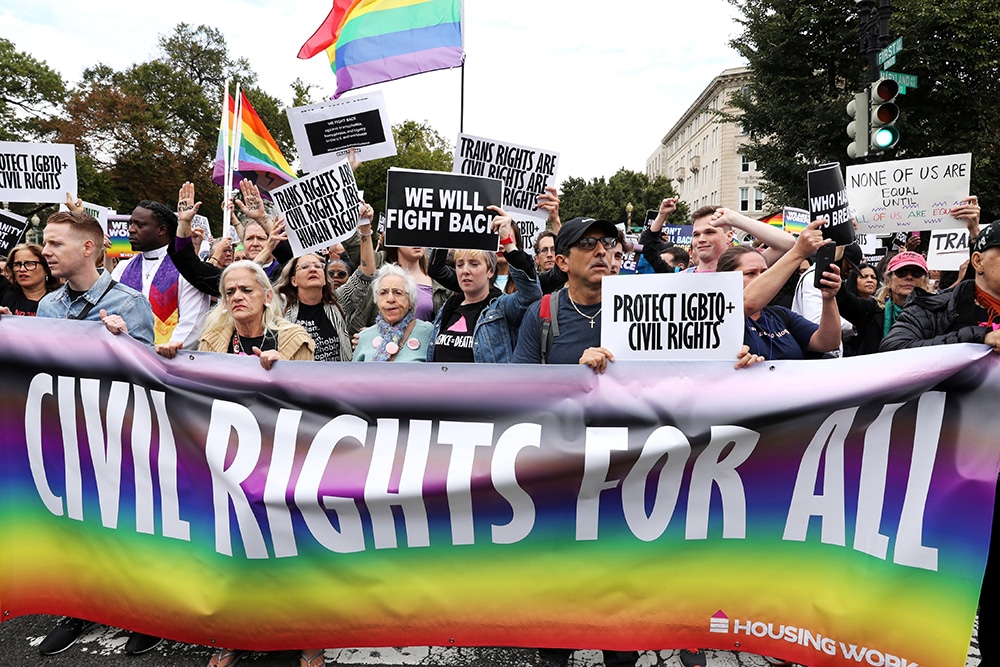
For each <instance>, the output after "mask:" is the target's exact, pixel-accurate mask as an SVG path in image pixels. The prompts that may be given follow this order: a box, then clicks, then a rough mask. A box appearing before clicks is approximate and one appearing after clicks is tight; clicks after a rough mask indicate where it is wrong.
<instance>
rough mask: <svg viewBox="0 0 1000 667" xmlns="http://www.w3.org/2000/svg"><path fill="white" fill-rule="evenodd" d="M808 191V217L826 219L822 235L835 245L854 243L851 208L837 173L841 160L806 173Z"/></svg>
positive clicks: (842, 178) (839, 175) (842, 179)
mask: <svg viewBox="0 0 1000 667" xmlns="http://www.w3.org/2000/svg"><path fill="white" fill-rule="evenodd" d="M806 185H807V186H808V190H809V215H810V219H811V220H815V219H816V218H826V220H827V222H826V224H824V225H823V226H822V227H820V229H821V230H823V238H825V239H833V241H834V243H836V244H837V245H848V244H850V243H853V242H854V225H853V223H852V222H851V207H850V206H849V204H848V201H847V190H846V189H845V188H844V176H843V174H841V173H840V163H839V162H831V163H830V164H824V165H821V166H820V167H818V168H817V169H812V170H810V171H808V172H807V173H806Z"/></svg>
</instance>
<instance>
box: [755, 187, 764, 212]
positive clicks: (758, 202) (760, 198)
mask: <svg viewBox="0 0 1000 667" xmlns="http://www.w3.org/2000/svg"><path fill="white" fill-rule="evenodd" d="M753 210H755V211H763V210H764V193H763V192H761V190H760V188H754V189H753Z"/></svg>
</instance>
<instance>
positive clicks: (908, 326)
mask: <svg viewBox="0 0 1000 667" xmlns="http://www.w3.org/2000/svg"><path fill="white" fill-rule="evenodd" d="M913 291H914V294H916V297H911V301H910V302H909V303H907V304H906V307H905V308H903V312H901V313H900V314H899V317H898V318H897V319H896V323H895V324H893V325H892V329H890V330H889V334H888V335H887V336H886V337H885V338H883V339H882V344H881V345H880V346H879V351H880V352H888V351H890V350H903V349H906V348H910V347H925V346H928V345H947V344H950V343H982V342H983V339H984V338H985V337H986V332H987V329H986V327H982V326H979V323H978V322H976V320H977V319H978V318H977V317H976V283H975V281H973V280H963V281H962V282H960V283H959V284H958V285H956V286H955V287H953V288H951V289H949V290H945V291H944V292H939V293H938V294H929V293H927V292H925V291H923V290H922V289H920V288H919V287H917V288H915V289H914V290H913Z"/></svg>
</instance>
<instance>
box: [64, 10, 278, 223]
mask: <svg viewBox="0 0 1000 667" xmlns="http://www.w3.org/2000/svg"><path fill="white" fill-rule="evenodd" d="M159 46H160V53H159V54H158V57H156V58H154V59H153V60H150V61H149V62H144V63H139V64H135V65H132V66H130V67H128V68H126V69H124V70H122V71H115V70H114V69H113V68H111V67H108V66H106V65H96V66H94V67H91V68H89V69H87V70H86V71H85V72H84V74H83V78H82V81H81V82H80V84H79V85H78V86H77V87H76V88H75V89H74V90H73V91H72V92H71V93H70V95H69V96H68V99H67V101H66V115H65V117H64V118H58V119H56V120H54V121H52V122H51V123H49V129H50V130H51V132H52V133H53V136H54V137H55V138H56V140H58V141H64V142H70V143H74V144H76V146H77V163H78V167H79V169H80V188H79V195H80V196H81V197H82V198H84V199H86V200H88V201H93V202H94V203H98V204H103V205H106V206H111V207H114V208H117V209H118V210H121V211H130V210H131V208H132V207H134V206H135V204H136V203H137V202H138V201H140V200H142V199H155V200H159V201H162V202H164V203H166V204H167V205H172V202H174V201H175V200H176V197H177V189H178V188H179V187H180V185H181V184H182V183H183V182H184V181H186V180H190V181H192V182H194V184H195V188H196V191H197V193H198V198H199V199H200V200H201V201H202V202H204V204H203V206H202V209H201V212H202V213H203V214H205V215H206V216H208V217H209V218H210V219H212V220H213V221H216V223H217V224H216V227H217V228H221V208H220V207H221V202H222V192H221V190H220V189H219V188H218V187H216V186H215V185H214V184H213V183H212V180H211V177H212V167H213V165H214V162H215V153H216V148H217V141H218V133H219V118H220V111H221V110H220V104H221V94H222V88H223V84H224V82H225V80H226V78H232V79H234V80H239V81H240V83H241V85H242V86H243V90H244V91H245V92H246V95H247V98H248V99H249V100H250V103H251V104H253V106H254V108H255V109H256V110H257V113H258V114H259V115H260V117H261V119H262V120H263V121H264V124H265V125H266V126H267V127H268V129H269V130H270V131H271V134H272V135H273V136H274V139H275V141H276V142H277V143H278V145H279V147H281V149H282V151H283V152H284V153H285V156H286V157H287V158H288V159H290V160H291V159H294V155H293V154H292V153H291V148H292V146H293V141H292V137H291V130H290V128H289V126H288V119H287V116H286V115H285V113H284V111H283V108H282V107H283V105H282V103H281V101H280V100H279V99H278V98H276V97H273V96H271V95H268V94H267V93H266V92H264V91H263V90H261V89H259V88H258V87H256V81H257V76H256V74H255V73H254V72H253V71H252V70H251V69H249V65H248V63H247V62H246V60H245V59H237V60H234V59H233V58H231V57H230V56H229V53H228V48H227V46H226V42H225V39H224V38H223V36H222V33H221V32H219V31H218V30H216V29H214V28H209V27H206V26H198V27H191V26H189V25H187V24H184V23H181V24H179V25H178V26H177V27H176V28H175V29H174V31H173V33H172V34H171V35H169V36H161V37H160V41H159Z"/></svg>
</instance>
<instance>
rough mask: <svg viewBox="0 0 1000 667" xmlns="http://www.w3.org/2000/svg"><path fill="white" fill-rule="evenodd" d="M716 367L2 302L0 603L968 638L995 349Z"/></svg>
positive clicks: (925, 646) (388, 627)
mask: <svg viewBox="0 0 1000 667" xmlns="http://www.w3.org/2000/svg"><path fill="white" fill-rule="evenodd" d="M624 280H627V279H624ZM67 341H72V345H68V344H67ZM733 364H734V360H732V359H727V360H725V361H717V362H684V361H676V362H657V361H647V362H627V361H621V360H619V361H616V362H615V363H613V364H609V365H608V369H607V372H606V373H605V374H603V375H597V374H595V373H593V371H591V369H589V368H587V367H585V366H581V365H577V364H570V365H565V366H560V365H551V366H544V367H543V366H532V365H526V364H495V365H492V366H491V367H490V368H489V381H488V382H486V381H484V377H483V375H484V374H483V370H482V368H480V367H479V366H478V365H476V364H451V365H445V366H442V365H441V364H399V365H397V364H351V363H333V362H325V363H324V362H295V361H289V362H283V363H280V364H276V365H275V366H274V368H272V369H271V370H269V371H268V370H264V369H262V368H261V367H260V364H259V363H258V362H257V360H256V359H254V358H252V357H240V356H237V355H228V354H211V353H198V352H191V353H186V354H182V355H177V357H176V358H174V359H169V360H168V359H164V358H163V357H159V356H157V355H156V354H155V353H154V352H153V350H151V349H150V348H149V347H147V346H144V345H142V344H140V343H138V342H137V341H135V340H133V339H131V338H130V337H128V336H114V335H112V334H111V333H109V332H108V331H107V330H106V329H104V327H103V325H101V324H100V323H99V322H80V321H75V320H52V319H50V320H41V319H39V318H27V317H25V318H10V321H8V320H7V319H5V320H3V322H2V326H0V388H2V394H0V459H2V460H3V462H4V465H3V466H0V489H2V490H3V493H0V517H3V520H2V521H0V599H3V604H4V607H3V609H4V614H3V615H2V616H0V619H2V620H8V619H10V618H15V617H18V616H21V615H24V614H60V615H62V614H66V615H71V616H75V617H79V618H88V619H95V620H99V621H101V622H103V623H108V624H113V625H117V626H121V627H125V628H128V629H130V630H135V631H138V632H144V633H148V634H153V635H155V636H161V637H170V638H171V639H174V640H177V641H183V642H190V643H198V644H206V645H216V646H240V647H242V648H246V649H251V650H286V649H294V648H301V647H302V646H326V647H330V648H334V647H349V646H428V645H431V646H439V645H449V644H451V645H455V646H495V645H503V646H527V647H539V646H605V647H609V648H612V649H616V650H665V649H671V648H673V649H676V648H682V647H687V646H700V647H703V648H708V649H725V650H734V649H737V650H740V651H749V652H752V653H757V654H764V655H779V656H781V657H783V658H785V659H787V660H789V661H792V662H796V663H799V664H803V665H813V666H815V667H848V666H853V667H859V665H868V666H869V667H871V666H872V665H875V666H879V665H880V666H883V667H886V666H895V667H903V666H904V665H908V666H911V667H912V666H914V665H921V666H935V667H937V666H939V665H961V664H963V663H964V661H965V656H966V652H967V650H968V647H969V634H970V629H971V628H972V626H973V621H974V618H975V612H976V602H977V600H978V598H979V593H980V589H981V586H982V575H983V570H984V566H985V563H986V555H987V551H988V548H989V543H990V524H991V518H992V509H993V501H994V497H995V491H996V484H997V474H996V471H997V467H998V465H1000V449H998V448H997V446H996V437H995V434H996V433H997V432H998V431H1000V411H997V410H996V409H995V406H996V404H997V401H998V400H1000V358H998V357H997V355H994V354H992V353H991V352H990V350H989V348H987V347H986V346H984V345H941V346H937V347H934V348H923V349H918V350H905V351H902V352H893V353H888V354H879V355H870V356H867V357H855V358H847V359H839V360H837V362H836V363H831V362H829V361H772V362H769V363H768V364H766V365H760V366H755V367H754V368H751V369H748V370H734V369H733ZM914 369H919V372H914ZM334 376H335V377H336V378H337V381H336V382H331V381H330V378H331V377H334ZM776 397H780V400H776ZM400 471H402V472H401V476H400ZM959 518H960V520H959ZM39 563H45V565H46V567H45V568H44V573H43V574H44V576H40V574H39ZM358 573H363V576H359V574H358ZM595 582H600V585H595ZM539 591H544V593H545V594H544V596H542V598H544V604H525V600H529V599H533V598H532V595H535V596H536V597H537V595H538V592H539ZM206 600H209V601H211V603H210V604H209V603H207V602H206ZM664 600H683V601H684V604H664ZM278 612H280V613H278ZM260 628H267V629H268V631H267V632H261V631H260ZM781 628H784V630H783V631H779V630H780V629H781Z"/></svg>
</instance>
